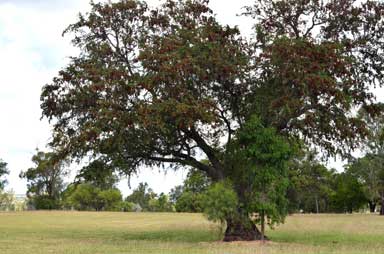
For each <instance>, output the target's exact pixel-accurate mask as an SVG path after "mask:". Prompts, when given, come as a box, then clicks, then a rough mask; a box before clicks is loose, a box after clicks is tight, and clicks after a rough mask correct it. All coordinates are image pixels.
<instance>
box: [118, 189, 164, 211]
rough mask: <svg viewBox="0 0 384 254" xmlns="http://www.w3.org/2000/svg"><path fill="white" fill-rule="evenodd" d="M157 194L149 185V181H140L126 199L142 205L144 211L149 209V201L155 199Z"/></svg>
mask: <svg viewBox="0 0 384 254" xmlns="http://www.w3.org/2000/svg"><path fill="white" fill-rule="evenodd" d="M156 197H157V194H156V193H155V192H154V191H153V190H152V189H151V188H149V187H148V184H147V183H140V184H139V186H138V187H137V188H136V189H134V190H133V192H132V194H131V195H129V196H128V197H126V199H125V200H126V201H128V202H132V203H135V204H138V205H140V207H141V208H142V209H143V210H144V211H148V210H149V201H150V200H152V199H155V198H156Z"/></svg>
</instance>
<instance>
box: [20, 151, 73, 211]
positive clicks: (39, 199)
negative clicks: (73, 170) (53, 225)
mask: <svg viewBox="0 0 384 254" xmlns="http://www.w3.org/2000/svg"><path fill="white" fill-rule="evenodd" d="M32 162H33V163H34V164H35V166H34V167H31V168H29V169H27V170H26V171H22V172H21V173H20V177H21V178H25V179H26V180H27V181H28V186H27V187H28V191H27V195H28V197H29V198H30V199H31V201H32V204H33V205H34V206H35V208H36V209H57V208H58V207H60V198H61V191H62V190H63V189H64V187H65V186H64V177H65V176H66V175H67V173H68V171H67V169H66V168H65V165H66V162H65V160H62V159H60V158H58V156H57V154H56V153H54V152H42V151H37V152H36V154H35V155H34V156H33V157H32Z"/></svg>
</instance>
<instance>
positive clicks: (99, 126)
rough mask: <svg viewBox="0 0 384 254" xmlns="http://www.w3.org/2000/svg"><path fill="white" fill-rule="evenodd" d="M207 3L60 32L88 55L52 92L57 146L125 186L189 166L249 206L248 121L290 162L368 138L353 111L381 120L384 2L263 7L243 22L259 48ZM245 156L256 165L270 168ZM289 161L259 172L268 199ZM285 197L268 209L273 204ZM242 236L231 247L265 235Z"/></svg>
mask: <svg viewBox="0 0 384 254" xmlns="http://www.w3.org/2000/svg"><path fill="white" fill-rule="evenodd" d="M208 2H209V1H208V0H187V1H181V0H180V1H176V0H166V1H164V3H163V4H162V6H161V7H159V8H150V7H148V6H147V4H146V3H145V2H143V1H139V0H122V1H119V2H116V3H111V2H109V3H91V6H92V9H91V11H90V12H89V13H87V14H82V15H80V16H79V19H78V21H77V22H76V23H74V24H72V25H70V26H69V27H68V28H67V29H66V30H65V32H64V33H65V34H72V35H73V41H72V42H73V44H74V45H75V46H76V47H78V48H79V49H80V54H79V55H78V56H75V57H72V58H71V61H70V63H69V64H68V66H66V67H65V68H63V69H62V70H61V71H60V72H59V74H58V76H57V77H56V78H54V80H53V82H52V83H51V84H47V85H46V86H45V87H44V88H43V91H42V95H41V100H42V104H41V107H42V110H43V116H45V117H47V118H48V119H49V120H50V121H51V123H52V124H53V127H54V131H53V141H52V143H51V145H52V146H54V147H55V148H56V149H58V150H59V151H60V153H61V155H62V156H69V157H72V158H81V157H84V156H86V155H93V157H94V158H95V159H103V160H104V161H107V162H108V163H110V165H113V167H114V168H117V169H119V170H120V171H121V172H124V173H126V174H129V175H130V174H134V173H136V172H137V170H138V168H139V167H140V166H142V165H148V166H160V165H164V164H167V165H169V166H173V167H179V166H191V167H194V168H196V169H198V170H201V171H204V172H205V173H206V174H207V175H208V176H209V177H210V178H211V179H212V180H213V181H214V182H217V181H221V180H230V181H232V185H233V188H234V189H235V190H236V193H237V195H238V198H239V200H240V201H239V204H242V203H246V204H250V203H251V200H248V199H247V198H246V196H244V195H242V193H243V192H244V190H246V189H247V188H249V187H250V185H248V183H244V181H241V180H239V179H241V178H243V177H245V176H246V175H248V174H249V173H250V171H252V170H253V169H254V168H257V166H256V165H253V166H249V165H246V164H243V165H242V166H244V168H241V166H238V167H233V165H231V163H226V159H227V158H234V154H233V153H234V152H236V151H237V154H242V153H244V152H246V151H247V149H249V148H251V150H253V148H252V147H253V145H252V144H247V143H245V144H244V143H243V142H248V141H247V140H248V139H242V138H241V135H242V134H241V133H244V129H246V128H247V127H246V126H249V124H250V122H252V121H253V120H252V119H256V118H257V119H258V121H259V125H258V126H259V128H261V129H262V128H266V129H267V130H266V131H265V132H263V131H262V130H261V129H259V130H260V133H263V134H265V135H267V136H266V138H271V139H272V140H275V141H276V142H277V140H281V141H278V142H277V143H279V142H280V145H278V147H279V149H280V148H281V149H282V151H286V150H287V149H286V148H284V147H285V145H283V144H285V142H288V143H286V144H287V145H288V144H291V143H293V142H294V140H296V139H303V140H304V141H305V142H306V143H308V144H311V145H313V146H318V147H320V148H321V149H322V150H323V151H324V152H326V153H327V154H328V155H335V154H341V155H347V154H348V153H349V151H350V150H351V149H353V148H356V146H357V145H358V144H359V141H361V140H362V139H363V138H365V137H366V136H367V133H368V131H367V123H366V121H364V119H361V118H359V117H357V116H356V114H354V113H353V112H354V109H356V108H358V107H363V108H364V109H365V111H366V112H367V113H368V114H369V115H370V116H375V115H376V114H377V113H378V112H379V108H378V107H377V106H376V104H375V98H374V95H373V93H372V92H370V88H371V87H373V86H375V85H381V84H382V83H383V78H384V76H383V75H384V69H383V68H384V64H383V63H384V55H383V53H382V48H383V43H384V36H383V33H384V18H383V14H384V4H383V3H382V2H378V1H366V2H360V1H357V0H340V1H318V0H279V1H275V0H256V1H255V3H254V5H253V6H249V7H247V8H246V13H245V15H248V16H250V17H252V18H254V23H255V26H254V27H255V33H256V37H255V38H252V39H250V40H247V39H245V38H244V37H242V36H241V34H240V32H239V30H238V28H236V27H229V26H226V25H222V24H220V23H219V22H218V21H217V20H216V18H215V15H214V13H213V12H212V10H211V9H210V8H209V6H208ZM255 117H256V118H255ZM239 135H240V136H239ZM272 136H273V138H272ZM283 137H284V138H283ZM283 139H287V140H288V141H286V140H285V141H283ZM265 140H267V139H265ZM277 143H275V145H277ZM265 145H266V144H265ZM236 146H237V147H236ZM260 149H262V148H260ZM255 151H257V149H256V150H255ZM248 152H249V153H248V155H247V156H249V157H247V161H249V162H250V163H251V162H252V163H253V162H255V163H257V162H260V161H263V160H264V159H265V158H266V157H262V158H259V157H258V156H264V154H263V153H259V152H255V153H253V152H251V151H250V150H248ZM282 154H284V152H282V153H281V154H273V156H275V155H276V156H277V157H276V158H278V159H277V161H273V163H269V162H268V163H267V161H264V165H263V166H262V167H261V166H260V167H258V168H259V169H260V170H261V171H260V172H265V173H266V174H269V173H271V172H272V175H273V176H275V179H274V180H271V179H270V180H269V181H268V184H270V185H271V186H272V185H275V186H277V185H278V183H284V179H280V178H279V177H278V175H277V174H275V173H273V172H278V171H279V170H283V168H284V167H280V166H281V165H283V164H284V163H285V158H284V156H282ZM252 156H253V158H252ZM202 157H203V158H204V159H206V160H207V161H208V163H202V162H201V158H202ZM267 157H268V156H267ZM288 157H289V156H287V158H286V159H288ZM278 160H280V161H278ZM271 165H273V166H272V167H271ZM279 165H280V166H279ZM269 169H272V171H271V172H270V170H269ZM283 171H284V170H283ZM240 172H245V173H244V174H240ZM257 174H259V172H257ZM260 174H261V173H260ZM234 176H236V177H234ZM275 180H276V181H277V182H276V181H275ZM280 180H281V181H280ZM244 184H245V185H244ZM251 184H252V183H251ZM251 186H252V185H251ZM284 186H286V184H282V185H281V191H284V189H285V187H284ZM257 188H260V186H257ZM257 188H256V189H257ZM256 189H255V190H256ZM275 194H276V193H272V192H269V194H268V195H270V196H269V197H267V199H268V200H271V202H275V201H276V202H277V199H275V198H276V197H278V196H280V195H275ZM266 195H267V194H266ZM272 200H274V201H272ZM278 200H280V201H283V200H281V199H278ZM280 201H279V202H280ZM280 203H281V204H283V203H284V202H280ZM271 205H272V206H271V207H273V206H274V205H275V204H272V203H271ZM258 207H260V206H258V205H256V203H255V205H254V206H253V208H254V209H259V208H258ZM275 208H276V209H275ZM275 208H274V209H272V210H273V211H280V210H279V209H280V207H279V206H277V207H275ZM239 209H244V207H242V208H239ZM245 210H246V212H244V214H245V216H243V217H244V218H246V217H248V216H249V214H247V213H249V210H247V209H245ZM272 210H271V211H272ZM280 213H281V214H282V215H283V214H284V213H283V211H282V210H281V211H280V212H277V213H275V212H273V213H272V214H275V215H276V216H277V217H279V216H280V215H279V214H280ZM239 223H240V224H241V223H243V222H241V221H239V222H238V224H237V225H233V228H239V227H238V226H239ZM247 223H249V222H245V224H247ZM229 225H230V223H229ZM229 227H230V226H229ZM240 228H243V229H245V228H244V227H240ZM251 228H252V229H254V228H253V227H251ZM254 230H255V229H254ZM227 232H228V234H231V232H232V231H231V230H229V231H228V230H227ZM243 236H244V237H243ZM243 236H242V235H238V236H236V237H235V238H233V239H244V238H248V237H249V236H250V238H256V237H259V236H260V234H257V233H255V234H249V232H246V233H245V234H244V235H243Z"/></svg>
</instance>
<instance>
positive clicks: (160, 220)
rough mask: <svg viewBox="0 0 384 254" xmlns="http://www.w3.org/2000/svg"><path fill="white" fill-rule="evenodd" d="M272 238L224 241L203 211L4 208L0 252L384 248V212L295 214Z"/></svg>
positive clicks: (230, 253) (236, 253)
mask: <svg viewBox="0 0 384 254" xmlns="http://www.w3.org/2000/svg"><path fill="white" fill-rule="evenodd" d="M268 236H269V237H270V238H271V239H272V241H271V242H269V243H267V244H265V245H262V244H260V243H257V242H249V243H222V242H220V241H219V239H220V238H221V235H220V230H219V227H218V226H217V225H215V224H212V223H209V222H207V221H206V220H205V219H204V218H203V217H202V216H201V215H199V214H154V213H91V212H81V213H80V212H22V213H0V253H1V254H35V253H36V254H40V253H41V254H48V253H53V254H56V253H57V254H61V253H68V254H80V253H90V254H97V253H100V254H101V253H105V254H117V253H136V254H137V253H170V254H173V253H180V254H181V253H183V254H184V253H196V254H200V253H220V254H241V253H263V254H264V253H265V254H270V253H271V254H273V253H279V254H280V253H284V254H291V253H305V254H306V253H324V254H328V253H343V254H344V253H345V254H346V253H348V254H351V253H352V254H354V253H356V254H362V253H375V254H376V253H377V254H383V253H384V217H383V218H382V217H380V216H377V215H294V216H290V217H288V218H287V221H286V224H284V225H282V226H280V227H278V228H277V229H276V230H274V231H268Z"/></svg>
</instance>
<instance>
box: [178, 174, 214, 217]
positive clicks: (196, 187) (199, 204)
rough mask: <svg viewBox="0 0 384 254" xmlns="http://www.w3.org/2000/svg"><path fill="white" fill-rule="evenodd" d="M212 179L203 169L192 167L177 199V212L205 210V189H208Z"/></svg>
mask: <svg viewBox="0 0 384 254" xmlns="http://www.w3.org/2000/svg"><path fill="white" fill-rule="evenodd" d="M210 184H211V180H210V179H209V177H208V176H207V174H205V173H204V172H202V171H199V170H196V169H194V168H191V169H190V170H189V172H188V174H187V177H186V179H185V180H184V182H183V186H182V193H180V195H179V197H178V198H177V199H176V203H175V208H176V211H177V212H184V213H186V212H187V213H196V212H198V213H199V212H202V211H203V199H204V195H203V193H204V191H206V190H207V188H208V187H209V185H210Z"/></svg>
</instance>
